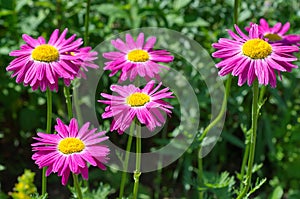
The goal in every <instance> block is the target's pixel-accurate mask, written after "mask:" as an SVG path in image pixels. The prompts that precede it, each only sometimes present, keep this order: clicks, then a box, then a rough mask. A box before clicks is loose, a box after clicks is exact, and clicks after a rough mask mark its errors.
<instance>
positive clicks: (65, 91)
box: [64, 86, 73, 120]
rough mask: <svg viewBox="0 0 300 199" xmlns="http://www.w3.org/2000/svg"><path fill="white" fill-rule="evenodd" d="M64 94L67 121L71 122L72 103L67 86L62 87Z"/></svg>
mask: <svg viewBox="0 0 300 199" xmlns="http://www.w3.org/2000/svg"><path fill="white" fill-rule="evenodd" d="M64 94H65V98H66V103H67V110H68V118H69V120H71V119H72V117H73V111H72V102H71V95H70V88H69V87H67V86H65V87H64Z"/></svg>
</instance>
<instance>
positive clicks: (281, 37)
mask: <svg viewBox="0 0 300 199" xmlns="http://www.w3.org/2000/svg"><path fill="white" fill-rule="evenodd" d="M251 24H252V23H250V26H251ZM245 29H246V30H247V31H249V30H250V27H246V28H245ZM289 29H290V23H289V22H287V23H285V24H284V25H282V24H281V23H280V22H278V23H276V24H275V25H274V26H273V27H271V26H270V25H269V24H268V22H267V21H266V20H265V19H263V18H262V19H260V20H259V25H258V30H259V32H260V33H261V34H262V35H263V37H264V38H265V39H267V40H268V42H269V43H274V42H281V43H283V44H285V45H288V44H289V45H292V44H299V42H300V35H297V34H286V33H287V32H288V30H289Z"/></svg>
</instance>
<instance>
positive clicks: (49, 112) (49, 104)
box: [42, 88, 52, 196]
mask: <svg viewBox="0 0 300 199" xmlns="http://www.w3.org/2000/svg"><path fill="white" fill-rule="evenodd" d="M46 96H47V126H46V133H47V134H50V133H51V122H52V92H51V90H50V89H49V88H48V89H47V91H46ZM46 170H47V167H44V168H43V170H42V195H43V196H44V195H45V194H47V177H46Z"/></svg>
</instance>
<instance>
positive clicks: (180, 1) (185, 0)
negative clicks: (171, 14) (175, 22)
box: [174, 0, 192, 10]
mask: <svg viewBox="0 0 300 199" xmlns="http://www.w3.org/2000/svg"><path fill="white" fill-rule="evenodd" d="M191 1H192V0H175V1H174V10H180V9H181V8H183V7H185V6H186V5H187V4H189V3H190V2H191Z"/></svg>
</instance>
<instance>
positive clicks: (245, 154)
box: [240, 86, 267, 189]
mask: <svg viewBox="0 0 300 199" xmlns="http://www.w3.org/2000/svg"><path fill="white" fill-rule="evenodd" d="M266 88H267V87H265V86H263V87H262V88H261V89H260V92H259V99H258V103H259V104H261V105H262V104H263V102H264V95H265V92H266ZM245 137H246V148H245V152H244V156H243V162H242V166H241V173H240V176H241V180H243V178H244V174H245V170H246V164H247V160H248V159H249V148H250V145H249V144H248V140H249V139H250V138H249V131H247V132H246V135H245ZM243 186H244V184H243V183H241V185H240V189H243Z"/></svg>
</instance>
